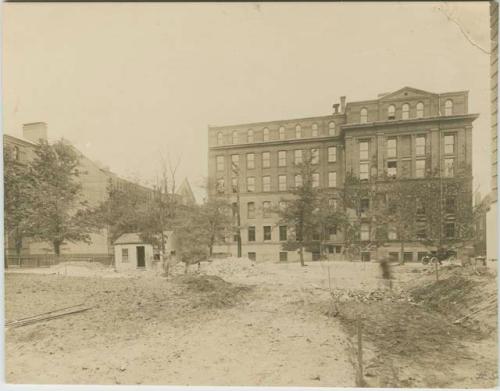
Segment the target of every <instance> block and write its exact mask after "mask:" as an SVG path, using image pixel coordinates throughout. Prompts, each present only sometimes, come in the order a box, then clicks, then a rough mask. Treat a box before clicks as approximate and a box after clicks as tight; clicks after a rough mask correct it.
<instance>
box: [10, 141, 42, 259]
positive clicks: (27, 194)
mask: <svg viewBox="0 0 500 391" xmlns="http://www.w3.org/2000/svg"><path fill="white" fill-rule="evenodd" d="M35 195H36V183H35V181H34V179H33V176H32V175H31V172H30V168H29V166H27V165H26V164H23V163H20V162H19V161H18V160H17V159H16V158H15V156H14V154H13V152H12V150H11V149H10V148H4V223H5V233H6V235H7V236H8V237H9V238H10V239H12V240H13V241H14V248H15V251H16V255H17V256H20V254H21V250H22V245H23V239H24V238H26V237H29V236H31V235H32V234H33V220H32V215H33V212H34V204H33V203H34V196H35ZM5 266H7V258H6V257H5Z"/></svg>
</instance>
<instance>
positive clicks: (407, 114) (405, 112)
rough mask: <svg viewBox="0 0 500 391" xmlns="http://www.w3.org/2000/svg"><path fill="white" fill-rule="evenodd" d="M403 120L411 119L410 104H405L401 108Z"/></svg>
mask: <svg viewBox="0 0 500 391" xmlns="http://www.w3.org/2000/svg"><path fill="white" fill-rule="evenodd" d="M401 118H402V119H410V105H409V104H408V103H405V104H404V105H403V107H402V108H401Z"/></svg>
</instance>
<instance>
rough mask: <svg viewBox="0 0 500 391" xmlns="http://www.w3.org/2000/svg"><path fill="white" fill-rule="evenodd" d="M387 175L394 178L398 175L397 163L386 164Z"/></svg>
mask: <svg viewBox="0 0 500 391" xmlns="http://www.w3.org/2000/svg"><path fill="white" fill-rule="evenodd" d="M387 175H388V176H389V177H390V178H396V176H397V175H398V162H387Z"/></svg>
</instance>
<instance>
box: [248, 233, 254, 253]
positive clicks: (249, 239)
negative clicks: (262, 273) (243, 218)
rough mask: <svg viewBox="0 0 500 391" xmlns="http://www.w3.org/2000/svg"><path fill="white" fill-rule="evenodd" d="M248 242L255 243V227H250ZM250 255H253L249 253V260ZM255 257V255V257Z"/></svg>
mask: <svg viewBox="0 0 500 391" xmlns="http://www.w3.org/2000/svg"><path fill="white" fill-rule="evenodd" d="M248 241H249V242H255V227H253V226H251V227H248ZM250 254H251V253H248V258H250ZM253 254H255V253H253ZM254 257H255V255H254ZM250 259H251V258H250Z"/></svg>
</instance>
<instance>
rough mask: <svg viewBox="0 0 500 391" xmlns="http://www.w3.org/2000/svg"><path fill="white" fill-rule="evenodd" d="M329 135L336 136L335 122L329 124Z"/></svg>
mask: <svg viewBox="0 0 500 391" xmlns="http://www.w3.org/2000/svg"><path fill="white" fill-rule="evenodd" d="M328 135H329V136H335V135H336V134H335V122H330V123H329V124H328Z"/></svg>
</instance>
